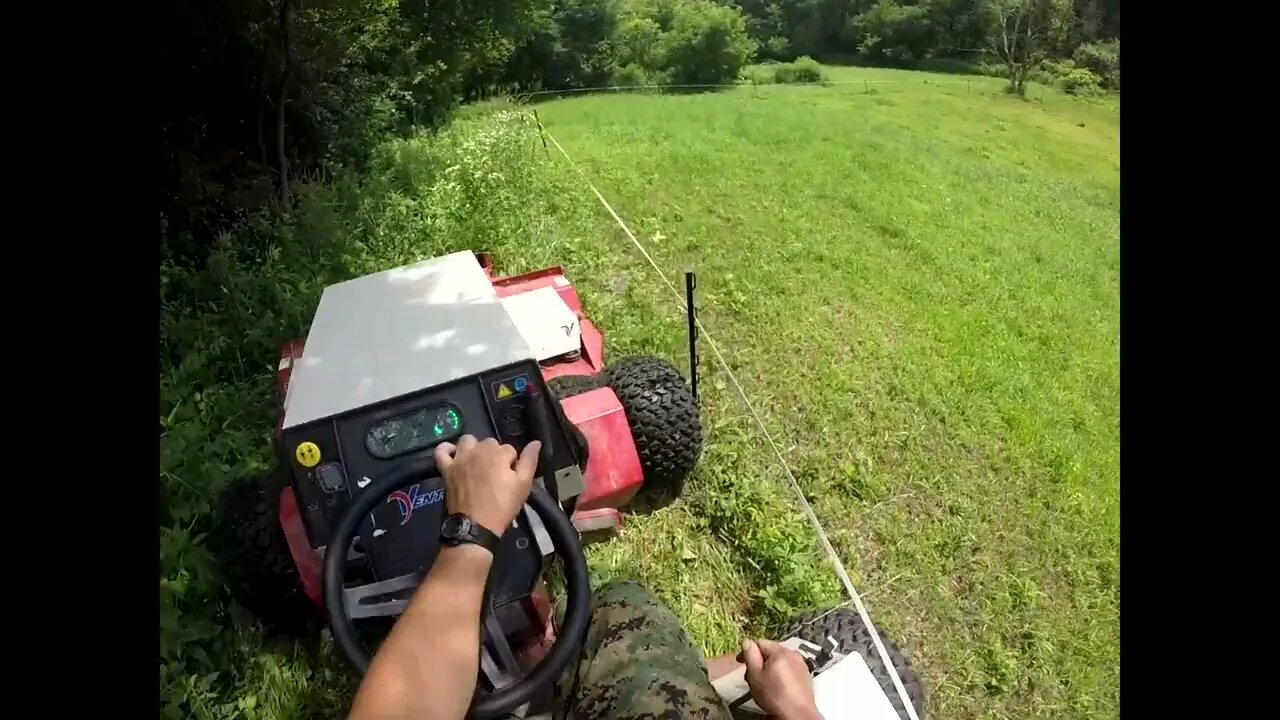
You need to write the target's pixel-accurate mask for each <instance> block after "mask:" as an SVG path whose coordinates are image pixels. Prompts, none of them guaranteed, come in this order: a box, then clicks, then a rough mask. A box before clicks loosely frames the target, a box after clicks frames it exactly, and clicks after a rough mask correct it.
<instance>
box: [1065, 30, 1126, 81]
mask: <svg viewBox="0 0 1280 720" xmlns="http://www.w3.org/2000/svg"><path fill="white" fill-rule="evenodd" d="M1074 60H1075V64H1076V65H1077V66H1078V67H1082V68H1087V69H1088V70H1090V71H1092V72H1093V74H1094V75H1097V76H1098V80H1099V82H1100V83H1101V84H1102V86H1103V87H1105V88H1109V89H1112V90H1119V89H1120V41H1119V40H1115V41H1112V42H1102V43H1085V44H1084V45H1081V46H1080V47H1078V48H1076V52H1075V55H1074Z"/></svg>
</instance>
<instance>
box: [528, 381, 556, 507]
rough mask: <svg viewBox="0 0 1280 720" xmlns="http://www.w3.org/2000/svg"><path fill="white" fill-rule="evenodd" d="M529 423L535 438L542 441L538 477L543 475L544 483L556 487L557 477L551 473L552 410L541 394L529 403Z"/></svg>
mask: <svg viewBox="0 0 1280 720" xmlns="http://www.w3.org/2000/svg"><path fill="white" fill-rule="evenodd" d="M529 424H530V430H532V431H533V433H532V434H533V436H534V438H536V439H538V440H540V441H541V442H542V448H541V450H539V452H538V471H537V477H541V478H542V482H543V483H544V484H548V485H550V486H552V487H554V486H555V478H554V477H553V476H552V474H551V473H552V472H553V469H552V467H551V458H552V455H553V452H554V449H553V448H552V445H551V437H552V432H551V428H552V423H551V411H550V410H548V409H547V399H546V398H545V397H542V395H541V394H539V395H535V396H534V397H533V402H532V403H530V404H529Z"/></svg>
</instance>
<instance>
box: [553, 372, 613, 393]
mask: <svg viewBox="0 0 1280 720" xmlns="http://www.w3.org/2000/svg"><path fill="white" fill-rule="evenodd" d="M604 386H605V377H604V375H603V374H602V375H561V376H559V377H554V378H551V379H550V380H548V381H547V389H548V390H550V391H551V394H552V395H555V396H556V397H558V398H561V399H564V398H567V397H573V396H574V395H581V394H582V393H584V392H590V391H592V390H595V389H597V388H602V387H604Z"/></svg>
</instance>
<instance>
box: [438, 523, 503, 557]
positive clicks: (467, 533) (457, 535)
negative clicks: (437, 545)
mask: <svg viewBox="0 0 1280 720" xmlns="http://www.w3.org/2000/svg"><path fill="white" fill-rule="evenodd" d="M451 525H452V526H460V527H458V528H457V529H456V530H455V529H454V528H453V527H451ZM440 540H441V542H443V543H444V544H446V545H450V546H455V545H461V544H463V543H474V544H476V545H479V546H480V547H482V548H484V549H486V550H488V551H489V552H490V553H492V554H493V555H495V556H496V555H497V554H498V547H499V546H500V545H501V544H502V538H500V537H498V535H497V533H495V532H493V531H492V530H490V529H489V528H487V527H485V526H483V525H481V524H480V523H478V522H476V521H475V520H472V519H471V518H470V517H468V516H466V515H463V514H462V513H453V514H452V515H449V516H448V517H446V518H445V521H444V523H443V524H442V525H441V532H440Z"/></svg>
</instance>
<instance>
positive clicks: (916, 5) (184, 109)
mask: <svg viewBox="0 0 1280 720" xmlns="http://www.w3.org/2000/svg"><path fill="white" fill-rule="evenodd" d="M168 20H169V22H168V24H167V26H166V27H165V28H164V29H163V31H162V36H163V37H164V39H165V42H166V47H165V48H164V58H163V61H162V62H161V69H162V73H163V74H164V75H163V81H164V83H163V84H164V87H165V89H166V93H165V103H164V104H163V106H162V108H163V109H162V117H161V143H162V160H161V172H160V177H159V178H158V182H157V184H156V186H155V191H156V193H157V199H158V200H159V204H160V208H159V211H160V218H159V220H160V223H159V236H160V248H161V253H162V255H164V256H165V257H169V258H177V259H181V260H183V261H185V262H187V263H189V264H192V263H193V264H197V265H198V264H199V263H200V262H203V260H204V258H205V257H206V256H207V254H208V251H209V249H210V247H211V244H212V242H213V240H214V238H216V237H217V235H218V233H220V232H221V231H223V230H224V229H226V228H227V227H228V226H229V225H230V224H232V223H235V222H238V221H244V220H245V219H246V218H247V217H248V215H249V214H251V212H252V211H253V210H255V209H257V208H260V207H262V206H264V205H267V206H275V207H278V208H279V209H280V210H283V211H286V212H288V211H290V210H291V209H292V204H293V201H294V195H295V192H294V190H295V186H296V185H297V180H298V178H307V177H315V176H317V175H320V176H328V175H330V174H332V173H333V172H334V171H335V170H337V169H339V168H343V167H356V168H358V167H361V166H362V164H363V163H364V162H365V161H366V160H367V159H368V153H369V150H370V148H372V147H373V146H374V145H376V144H377V142H379V141H380V140H381V139H382V138H384V137H386V136H388V135H389V134H392V133H400V134H402V135H403V134H407V133H409V132H411V131H412V130H413V128H415V127H433V126H437V125H438V124H439V123H440V122H442V121H443V120H445V119H446V118H447V117H448V115H449V113H450V111H451V110H452V109H453V108H454V107H455V106H456V105H457V103H458V102H459V101H460V100H468V99H470V100H474V99H478V98H482V97H488V96H492V95H495V94H501V93H522V92H529V91H537V90H547V89H573V88H589V87H595V86H603V85H647V84H693V85H714V84H723V83H731V82H734V81H735V80H737V79H738V78H739V77H740V75H741V71H742V69H743V68H744V67H745V66H746V65H747V64H748V63H750V62H751V61H752V60H753V59H757V58H761V59H776V60H784V61H789V60H793V59H795V58H798V57H802V56H812V57H815V58H818V59H819V60H831V59H840V60H846V61H850V60H851V61H856V62H858V63H864V64H877V65H891V66H920V67H929V68H933V69H948V68H949V69H965V70H970V71H972V70H982V69H984V66H985V69H986V71H987V72H995V71H998V72H1000V73H1001V74H1003V75H1005V76H1006V77H1008V78H1009V80H1010V83H1009V89H1010V90H1012V91H1015V92H1023V91H1024V89H1025V82H1026V81H1027V80H1028V79H1034V80H1040V81H1042V82H1046V83H1058V84H1060V85H1061V86H1062V87H1064V88H1069V89H1071V90H1072V91H1073V92H1075V91H1077V90H1081V91H1087V92H1096V91H1099V90H1102V89H1118V88H1119V86H1120V44H1119V33H1120V11H1119V4H1118V0H736V1H735V0H494V1H493V2H471V1H470V0H439V1H436V0H433V1H432V2H430V3H424V2H408V1H407V0H318V1H317V2H309V3H308V2H302V0H214V2H205V3H197V2H192V1H191V0H180V1H179V2H178V3H176V5H175V6H174V7H173V8H172V9H171V14H170V15H169V17H168ZM811 70H812V68H809V69H805V70H803V71H798V72H793V71H791V70H780V71H778V72H780V73H782V75H783V76H784V77H778V78H775V80H776V81H787V80H793V81H794V80H802V79H803V78H805V77H812V72H811ZM1090 75H1092V76H1093V77H1090ZM1068 76H1069V77H1068ZM1095 78H1096V81H1095ZM260 247H261V245H260V244H259V249H260Z"/></svg>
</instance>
